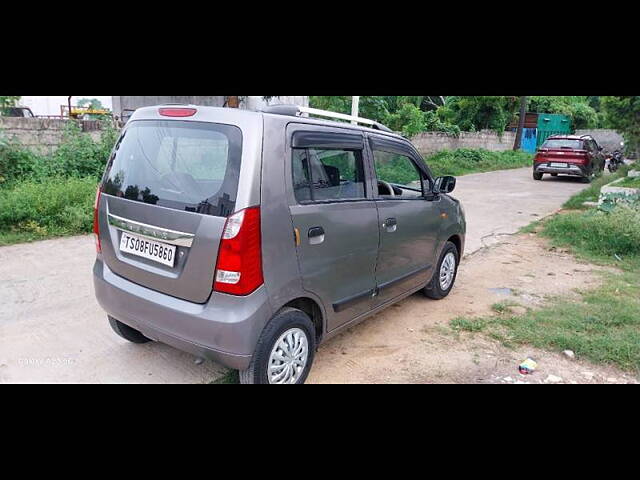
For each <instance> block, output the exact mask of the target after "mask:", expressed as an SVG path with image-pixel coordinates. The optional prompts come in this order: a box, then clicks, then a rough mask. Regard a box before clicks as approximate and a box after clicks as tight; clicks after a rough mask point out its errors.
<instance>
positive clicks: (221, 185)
mask: <svg viewBox="0 0 640 480" xmlns="http://www.w3.org/2000/svg"><path fill="white" fill-rule="evenodd" d="M241 152H242V133H241V131H240V129H239V128H238V127H234V126H231V125H221V124H216V123H203V122H188V121H177V120H173V121H171V120H169V121H167V120H138V121H133V122H131V123H130V124H129V125H127V127H126V128H125V131H124V132H123V135H122V136H121V137H120V139H119V140H118V143H117V144H116V147H115V149H114V152H113V154H112V156H111V158H110V159H109V164H108V166H107V169H106V171H105V175H104V177H103V184H102V186H103V192H104V193H107V194H109V195H115V196H117V197H122V198H126V199H128V200H133V201H137V202H144V203H151V204H153V205H159V206H162V207H168V208H173V209H177V210H186V211H188V212H196V213H202V214H206V215H215V216H220V217H226V216H228V215H230V214H231V213H233V210H234V207H235V202H236V194H237V190H238V180H239V177H240V157H241Z"/></svg>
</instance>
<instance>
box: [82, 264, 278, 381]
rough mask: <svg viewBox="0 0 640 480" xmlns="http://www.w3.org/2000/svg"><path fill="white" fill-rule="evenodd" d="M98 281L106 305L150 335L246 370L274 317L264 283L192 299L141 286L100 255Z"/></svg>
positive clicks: (110, 311) (98, 291)
mask: <svg viewBox="0 0 640 480" xmlns="http://www.w3.org/2000/svg"><path fill="white" fill-rule="evenodd" d="M93 283H94V288H95V293H96V298H97V300H98V303H99V304H100V306H101V307H102V308H103V309H104V310H105V311H106V312H107V313H108V314H109V315H111V316H112V317H114V318H115V319H117V320H119V321H121V322H122V323H124V324H126V325H129V326H130V327H132V328H135V329H136V330H139V331H140V332H142V333H143V334H144V335H145V336H146V337H148V338H150V339H152V340H155V341H158V342H161V343H166V344H167V345H171V346H172V347H174V348H177V349H179V350H182V351H185V352H189V353H192V354H193V355H197V356H200V357H203V358H208V359H211V360H213V361H216V362H219V363H221V364H223V365H225V366H227V367H229V368H234V369H238V370H244V369H246V368H247V367H248V366H249V363H250V361H251V356H252V355H253V351H254V349H255V346H256V344H257V342H258V338H259V336H260V333H261V332H262V329H263V328H264V326H265V325H266V323H267V322H268V321H269V319H270V318H271V316H272V311H271V306H270V304H269V301H268V297H267V293H266V290H265V288H264V286H262V287H260V288H259V289H258V290H256V291H255V292H253V293H252V294H251V295H248V296H246V297H236V296H233V295H225V294H221V293H216V292H213V293H212V294H211V297H210V298H209V301H208V302H207V303H205V304H198V303H191V302H187V301H185V300H180V299H178V298H175V297H172V296H169V295H165V294H163V293H160V292H157V291H155V290H150V289H148V288H145V287H143V286H141V285H137V284H135V283H133V282H130V281H129V280H126V279H125V278H122V277H119V276H118V275H116V274H115V273H113V272H112V271H111V270H110V269H109V267H108V266H107V265H105V264H104V262H103V261H102V260H101V259H100V258H98V259H97V260H96V262H95V264H94V267H93Z"/></svg>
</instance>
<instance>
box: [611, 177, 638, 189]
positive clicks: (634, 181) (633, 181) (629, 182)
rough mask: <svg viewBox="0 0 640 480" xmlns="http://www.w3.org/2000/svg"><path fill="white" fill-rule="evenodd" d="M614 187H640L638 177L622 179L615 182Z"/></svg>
mask: <svg viewBox="0 0 640 480" xmlns="http://www.w3.org/2000/svg"><path fill="white" fill-rule="evenodd" d="M616 187H626V188H640V177H634V178H630V177H627V178H625V179H624V180H623V181H621V182H619V183H616Z"/></svg>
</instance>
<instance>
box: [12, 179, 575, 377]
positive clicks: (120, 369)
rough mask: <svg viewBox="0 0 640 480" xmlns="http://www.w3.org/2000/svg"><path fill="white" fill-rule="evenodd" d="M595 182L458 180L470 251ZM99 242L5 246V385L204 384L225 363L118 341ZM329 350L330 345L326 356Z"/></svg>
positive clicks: (89, 239)
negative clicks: (95, 275) (97, 272)
mask: <svg viewBox="0 0 640 480" xmlns="http://www.w3.org/2000/svg"><path fill="white" fill-rule="evenodd" d="M584 187H585V185H584V184H581V183H579V182H578V181H577V180H574V179H564V178H560V179H552V178H546V177H545V180H544V181H542V182H534V181H533V180H532V179H531V170H530V169H529V168H525V169H518V170H508V171H500V172H492V173H484V174H476V175H468V176H465V177H460V178H459V179H458V185H457V188H456V191H455V196H457V197H458V198H460V199H461V200H462V202H463V204H464V207H465V210H466V214H467V221H468V233H467V253H471V252H473V251H475V250H477V249H479V248H481V246H482V245H483V243H488V242H491V241H492V238H494V236H495V235H496V234H502V233H514V232H516V231H517V230H518V229H519V228H520V227H522V226H525V225H528V224H529V223H530V222H531V221H532V220H535V219H536V218H539V217H542V216H545V215H548V214H550V213H552V212H553V211H555V210H556V209H558V208H559V207H560V206H561V205H562V203H563V202H565V201H566V200H567V199H568V198H569V197H570V196H571V195H573V194H574V193H575V192H577V191H579V190H580V189H582V188H584ZM94 252H95V250H94V246H93V238H92V237H90V236H79V237H70V238H62V239H55V240H47V241H42V242H36V243H32V244H22V245H14V246H10V247H0V383H7V382H74V383H75V382H80V383H100V382H124V383H150V382H153V383H198V382H207V381H211V380H212V379H215V378H217V377H219V376H220V375H221V374H222V373H223V372H224V371H225V369H224V368H222V367H221V366H219V365H216V364H214V363H212V362H208V361H207V362H204V363H202V364H200V365H197V364H196V363H195V362H194V360H195V358H194V357H193V356H191V355H188V354H185V353H182V352H179V351H178V350H175V349H173V348H171V347H168V346H166V345H162V344H155V343H152V344H145V345H134V344H130V343H128V342H126V341H124V340H122V339H120V338H119V337H117V336H116V335H115V334H114V333H113V332H112V331H111V328H110V327H109V325H108V323H107V320H106V317H105V314H104V312H103V311H102V310H101V309H100V307H99V306H98V304H97V302H96V300H95V298H94V296H93V284H92V281H91V266H92V264H93V260H94V255H95V253H94ZM320 354H322V351H321V352H320Z"/></svg>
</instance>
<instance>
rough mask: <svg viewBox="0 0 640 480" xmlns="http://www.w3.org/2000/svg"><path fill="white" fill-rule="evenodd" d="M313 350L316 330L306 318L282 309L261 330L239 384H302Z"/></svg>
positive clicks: (302, 314) (303, 315)
mask: <svg viewBox="0 0 640 480" xmlns="http://www.w3.org/2000/svg"><path fill="white" fill-rule="evenodd" d="M315 351H316V337H315V328H314V326H313V323H312V322H311V319H310V318H309V316H308V315H307V314H306V313H304V312H303V311H301V310H298V309H296V308H285V309H282V310H281V311H280V312H278V313H277V314H276V315H275V316H274V317H273V318H272V319H271V320H270V321H269V323H268V324H267V326H266V327H265V328H264V330H263V331H262V334H261V335H260V339H259V340H258V344H257V345H256V349H255V352H254V353H253V357H252V358H251V363H250V364H249V368H247V369H246V370H242V371H241V372H240V383H244V384H251V383H257V384H301V383H304V382H305V380H306V379H307V376H308V375H309V371H310V370H311V365H312V364H313V357H314V354H315Z"/></svg>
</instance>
